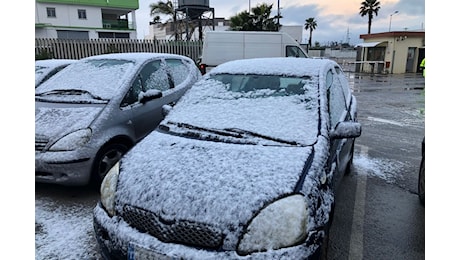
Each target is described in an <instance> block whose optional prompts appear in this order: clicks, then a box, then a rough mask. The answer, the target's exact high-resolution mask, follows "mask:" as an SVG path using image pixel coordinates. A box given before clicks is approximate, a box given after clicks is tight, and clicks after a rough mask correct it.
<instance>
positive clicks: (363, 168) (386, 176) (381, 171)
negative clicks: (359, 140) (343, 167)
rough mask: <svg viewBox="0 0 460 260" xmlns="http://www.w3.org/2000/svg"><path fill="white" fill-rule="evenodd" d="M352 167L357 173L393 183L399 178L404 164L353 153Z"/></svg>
mask: <svg viewBox="0 0 460 260" xmlns="http://www.w3.org/2000/svg"><path fill="white" fill-rule="evenodd" d="M353 167H355V169H356V172H357V173H358V174H367V175H369V176H373V177H378V178H381V179H383V180H385V181H386V182H388V183H395V182H396V180H397V179H398V178H399V179H400V178H401V174H400V173H401V172H402V169H403V168H404V164H403V163H402V162H399V161H392V160H389V159H382V158H369V157H367V156H364V155H363V154H360V153H355V156H354V158H353Z"/></svg>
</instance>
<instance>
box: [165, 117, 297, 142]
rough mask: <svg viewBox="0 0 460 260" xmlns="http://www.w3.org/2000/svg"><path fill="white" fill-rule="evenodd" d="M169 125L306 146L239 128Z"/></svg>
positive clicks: (183, 124)
mask: <svg viewBox="0 0 460 260" xmlns="http://www.w3.org/2000/svg"><path fill="white" fill-rule="evenodd" d="M167 124H171V125H175V126H177V127H180V128H187V129H191V130H198V131H204V132H209V133H213V134H218V135H221V136H229V137H235V138H245V137H247V136H252V137H257V138H261V139H265V140H269V141H274V142H277V143H282V144H289V145H294V146H304V145H302V144H299V143H297V142H295V141H287V140H283V139H279V138H275V137H271V136H266V135H262V134H259V133H256V132H252V131H248V130H243V129H239V128H224V129H215V128H204V127H199V126H194V125H190V124H187V123H177V122H171V121H168V122H167ZM160 129H162V130H165V131H169V127H168V126H166V125H160Z"/></svg>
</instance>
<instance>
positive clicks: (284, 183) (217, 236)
mask: <svg viewBox="0 0 460 260" xmlns="http://www.w3.org/2000/svg"><path fill="white" fill-rule="evenodd" d="M356 115H357V104H356V99H355V97H354V96H353V95H352V93H351V91H350V88H349V86H348V81H347V79H346V77H345V75H344V74H343V72H342V70H341V68H340V66H339V65H338V64H337V63H336V62H334V61H331V60H326V59H310V58H260V59H246V60H236V61H231V62H227V63H224V64H221V65H219V66H217V67H216V68H214V69H213V70H212V71H210V72H209V73H208V74H206V75H205V76H204V78H203V79H202V80H201V81H199V82H197V83H196V84H195V85H194V86H193V87H192V88H191V89H190V90H189V91H188V92H187V93H186V94H185V95H184V96H183V97H182V98H181V100H180V101H179V102H178V103H177V104H176V105H175V106H174V108H173V109H172V110H171V111H170V112H169V114H168V115H167V116H166V117H165V119H164V120H163V121H162V122H161V123H160V125H159V127H158V128H157V129H155V130H154V131H153V132H151V133H150V134H149V135H148V136H147V137H145V138H144V139H143V140H142V141H141V142H139V143H138V144H137V145H136V146H135V147H134V148H133V149H132V150H131V151H129V152H128V153H127V154H126V155H125V156H124V157H123V158H122V159H121V160H120V162H119V163H117V164H116V165H115V166H114V167H113V168H112V169H111V170H110V171H109V173H108V174H107V176H106V177H105V179H104V181H103V183H102V185H101V189H100V192H101V200H100V202H99V203H98V204H97V206H96V207H95V208H94V211H93V212H94V218H93V219H94V229H95V233H96V238H97V241H98V244H99V247H100V248H101V251H102V254H103V255H104V256H105V257H106V258H107V259H126V258H127V257H128V259H196V260H202V259H263V260H266V259H307V258H308V259H315V257H325V254H324V252H325V250H326V248H327V244H326V243H327V237H328V230H329V224H330V223H331V218H332V212H333V207H334V196H335V193H334V191H335V190H336V188H337V187H338V184H339V182H340V180H341V178H342V176H343V174H345V173H346V172H348V171H350V166H351V163H352V159H353V151H354V141H355V138H356V137H359V136H360V134H361V124H360V123H358V122H357V117H356Z"/></svg>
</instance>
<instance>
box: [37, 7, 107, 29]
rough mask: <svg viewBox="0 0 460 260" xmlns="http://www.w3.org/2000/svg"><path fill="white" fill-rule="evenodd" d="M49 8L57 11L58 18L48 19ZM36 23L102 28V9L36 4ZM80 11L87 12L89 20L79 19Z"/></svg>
mask: <svg viewBox="0 0 460 260" xmlns="http://www.w3.org/2000/svg"><path fill="white" fill-rule="evenodd" d="M47 7H53V8H55V9H56V17H55V18H51V17H48V15H47V13H46V8H47ZM35 8H36V15H35V23H40V24H52V25H54V26H63V27H64V26H70V27H82V28H85V27H88V28H102V14H101V8H100V7H92V6H79V5H62V4H53V3H36V7H35ZM78 9H84V10H86V18H87V19H78Z"/></svg>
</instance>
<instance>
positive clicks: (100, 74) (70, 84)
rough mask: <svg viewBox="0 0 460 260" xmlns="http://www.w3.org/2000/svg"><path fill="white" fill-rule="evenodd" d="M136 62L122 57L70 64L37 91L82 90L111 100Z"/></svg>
mask: <svg viewBox="0 0 460 260" xmlns="http://www.w3.org/2000/svg"><path fill="white" fill-rule="evenodd" d="M134 67H135V63H134V62H133V61H130V60H120V59H118V60H117V59H97V60H96V59H93V60H86V61H84V62H83V61H82V62H77V63H74V64H71V65H69V66H68V67H67V68H66V69H65V70H63V71H61V73H59V74H56V75H55V77H52V78H51V79H49V80H48V81H46V82H44V83H43V84H42V85H41V86H40V87H39V88H38V89H37V90H36V92H35V94H41V93H45V92H49V91H53V90H81V91H86V92H89V93H91V95H93V96H95V97H99V98H101V99H106V100H109V99H111V98H112V97H113V96H114V95H117V92H118V91H117V90H118V88H120V87H121V86H123V85H124V84H123V81H127V80H130V78H129V77H127V76H128V75H131V74H133V73H134V72H133V69H134Z"/></svg>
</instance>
